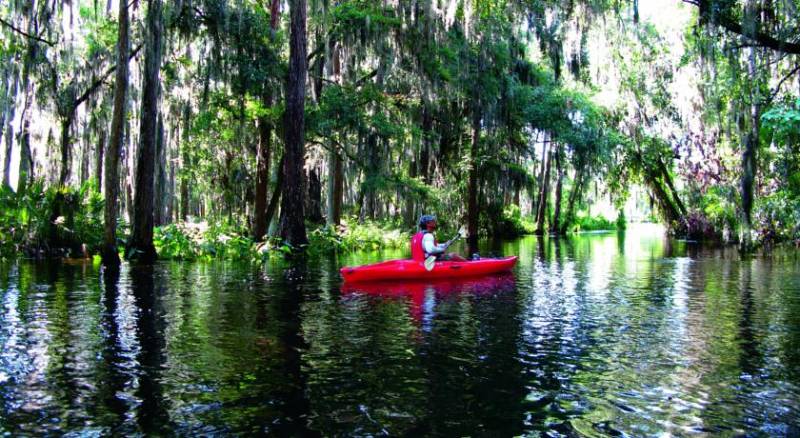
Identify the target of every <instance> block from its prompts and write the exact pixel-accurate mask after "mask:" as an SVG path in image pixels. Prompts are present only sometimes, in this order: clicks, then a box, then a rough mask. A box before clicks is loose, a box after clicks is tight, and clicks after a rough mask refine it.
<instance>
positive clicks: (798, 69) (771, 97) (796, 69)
mask: <svg viewBox="0 0 800 438" xmlns="http://www.w3.org/2000/svg"><path fill="white" fill-rule="evenodd" d="M797 72H800V64H797V65H796V66H795V67H794V69H792V71H790V72H789V74H787V75H786V76H784V77H783V79H781V81H780V82H778V85H776V86H775V88H774V89H773V90H772V93H770V94H769V98H767V105H771V104H772V101H773V100H774V99H775V97H776V96H777V95H778V93H779V92H780V91H781V85H783V83H784V82H786V80H787V79H789V78H790V77H792V76H794V75H795V74H796V73H797Z"/></svg>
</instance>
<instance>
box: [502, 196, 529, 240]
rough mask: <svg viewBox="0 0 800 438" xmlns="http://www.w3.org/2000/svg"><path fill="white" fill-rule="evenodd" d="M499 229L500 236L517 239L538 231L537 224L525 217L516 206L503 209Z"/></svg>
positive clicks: (511, 205)
mask: <svg viewBox="0 0 800 438" xmlns="http://www.w3.org/2000/svg"><path fill="white" fill-rule="evenodd" d="M497 228H498V230H497V231H498V233H499V235H500V236H503V237H517V236H522V235H525V234H533V233H534V232H535V231H536V222H534V221H533V220H532V219H531V218H526V217H523V216H522V212H521V211H520V209H519V207H518V206H517V205H515V204H510V205H508V206H506V207H505V208H504V209H503V214H502V216H501V219H500V221H499V224H497ZM498 233H496V234H498Z"/></svg>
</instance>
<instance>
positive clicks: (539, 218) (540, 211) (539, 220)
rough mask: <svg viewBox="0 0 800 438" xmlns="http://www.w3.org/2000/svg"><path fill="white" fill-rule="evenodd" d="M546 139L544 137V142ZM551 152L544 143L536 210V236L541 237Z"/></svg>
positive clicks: (548, 184) (548, 189) (547, 193)
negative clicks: (542, 168)
mask: <svg viewBox="0 0 800 438" xmlns="http://www.w3.org/2000/svg"><path fill="white" fill-rule="evenodd" d="M546 139H547V137H545V140H546ZM552 155H553V154H552V151H550V148H549V147H548V143H545V149H544V153H543V154H542V160H546V162H545V161H543V162H542V163H543V164H544V173H543V174H542V180H541V181H540V183H539V187H540V191H539V203H538V205H537V209H536V234H537V235H540V236H541V235H542V234H544V220H545V211H546V210H547V197H548V195H549V194H550V167H551V164H552V162H553V157H552Z"/></svg>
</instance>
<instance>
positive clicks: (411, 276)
mask: <svg viewBox="0 0 800 438" xmlns="http://www.w3.org/2000/svg"><path fill="white" fill-rule="evenodd" d="M516 263H517V257H516V256H512V257H505V258H501V259H481V260H474V261H464V262H455V261H453V262H449V261H448V262H436V265H435V267H434V268H433V270H431V271H428V270H426V269H425V265H424V263H423V262H421V261H415V260H389V261H386V262H381V263H375V264H372V265H364V266H346V267H344V268H342V269H340V270H339V272H340V273H341V275H342V278H343V279H344V281H345V282H359V281H381V280H428V279H438V278H460V277H475V276H480V275H489V274H496V273H499V272H505V271H510V270H511V269H512V268H513V267H514V265H515V264H516Z"/></svg>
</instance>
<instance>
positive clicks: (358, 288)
mask: <svg viewBox="0 0 800 438" xmlns="http://www.w3.org/2000/svg"><path fill="white" fill-rule="evenodd" d="M515 287H516V280H515V278H514V274H513V273H511V272H505V273H502V274H497V275H490V276H484V277H478V278H465V279H452V278H451V279H434V280H417V281H413V280H412V281H403V282H364V283H348V282H345V283H344V284H343V285H342V289H341V290H342V295H343V296H345V297H346V296H353V295H369V296H373V297H379V298H381V299H388V300H405V301H406V303H407V304H408V306H409V313H410V314H411V316H412V317H413V318H414V320H416V321H417V322H422V321H423V320H424V319H426V318H428V317H430V316H432V315H433V314H434V313H435V307H436V303H437V302H439V301H441V300H445V299H448V298H452V297H455V296H463V295H470V296H474V297H480V298H490V297H492V296H496V295H500V294H507V293H509V292H511V291H513V290H514V289H515Z"/></svg>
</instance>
